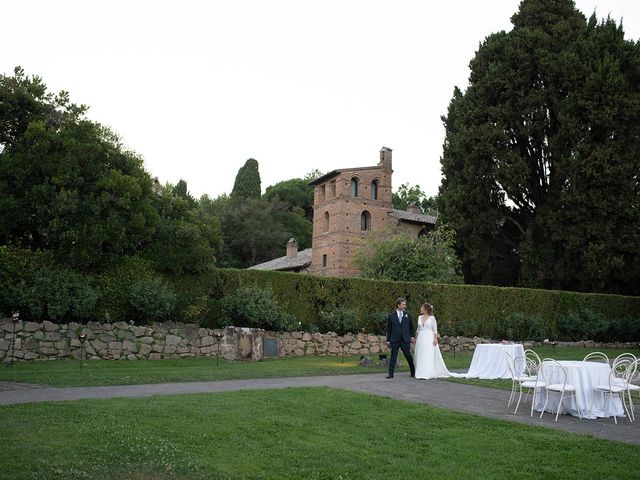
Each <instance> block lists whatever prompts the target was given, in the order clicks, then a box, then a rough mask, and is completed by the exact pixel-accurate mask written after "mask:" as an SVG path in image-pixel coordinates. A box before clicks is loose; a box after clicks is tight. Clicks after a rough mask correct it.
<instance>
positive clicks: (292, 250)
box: [287, 238, 298, 258]
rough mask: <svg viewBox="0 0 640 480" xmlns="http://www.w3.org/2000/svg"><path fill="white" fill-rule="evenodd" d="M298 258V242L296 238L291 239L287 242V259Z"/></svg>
mask: <svg viewBox="0 0 640 480" xmlns="http://www.w3.org/2000/svg"><path fill="white" fill-rule="evenodd" d="M297 256H298V242H296V239H295V238H291V239H290V240H289V241H288V242H287V258H296V257H297Z"/></svg>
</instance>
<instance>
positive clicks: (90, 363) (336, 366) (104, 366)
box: [0, 347, 640, 388]
mask: <svg viewBox="0 0 640 480" xmlns="http://www.w3.org/2000/svg"><path fill="white" fill-rule="evenodd" d="M535 350H536V351H537V352H538V353H539V355H540V356H541V357H542V358H544V357H552V358H556V359H559V360H565V359H582V358H583V357H584V356H585V355H586V354H587V353H589V352H591V351H593V349H584V348H560V347H558V348H556V349H553V348H551V347H545V348H537V349H535ZM630 351H631V352H632V353H634V354H636V355H638V356H640V349H635V350H630ZM605 353H607V355H609V356H610V357H611V358H614V357H615V356H617V355H619V354H620V353H622V350H605ZM471 357H472V353H471V352H464V353H460V352H458V353H456V355H455V356H454V355H453V354H452V353H451V352H445V353H443V358H444V361H445V363H446V364H447V367H448V368H449V369H450V370H467V369H468V368H469V365H470V364H471ZM400 358H401V359H402V361H403V362H404V357H403V356H402V355H400ZM359 359H360V357H354V356H351V357H345V358H344V361H343V359H342V357H327V356H309V357H285V358H279V359H266V360H262V361H259V362H229V361H226V360H222V359H221V360H220V362H219V364H218V362H216V359H215V358H184V359H176V360H135V361H130V360H87V361H85V362H82V364H81V362H79V361H76V360H52V361H37V362H16V363H14V365H13V367H0V381H14V382H24V383H33V384H42V385H52V386H57V387H75V386H95V385H134V384H144V383H173V382H203V381H213V380H240V379H250V378H275V377H301V376H312V375H314V376H315V375H349V374H361V373H377V374H382V373H384V372H385V369H384V368H382V367H380V366H376V367H361V366H359V365H358V361H359ZM373 359H374V361H377V356H373ZM400 371H401V372H402V371H405V372H406V371H408V369H407V367H406V365H404V366H403V367H402V368H400ZM454 381H457V382H460V383H471V384H479V385H484V386H489V387H497V388H511V382H510V381H502V380H498V381H494V380H474V379H468V380H467V379H455V380H454Z"/></svg>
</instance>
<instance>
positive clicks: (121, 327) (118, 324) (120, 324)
mask: <svg viewBox="0 0 640 480" xmlns="http://www.w3.org/2000/svg"><path fill="white" fill-rule="evenodd" d="M113 326H114V328H117V329H118V330H129V324H128V323H127V322H116V323H114V324H113Z"/></svg>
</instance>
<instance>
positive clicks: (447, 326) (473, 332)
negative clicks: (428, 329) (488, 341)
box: [438, 320, 482, 337]
mask: <svg viewBox="0 0 640 480" xmlns="http://www.w3.org/2000/svg"><path fill="white" fill-rule="evenodd" d="M438 333H439V334H440V335H449V336H453V337H477V336H480V335H482V333H481V332H480V328H479V326H478V323H477V322H476V321H474V320H463V321H461V322H456V323H438Z"/></svg>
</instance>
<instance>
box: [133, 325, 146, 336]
mask: <svg viewBox="0 0 640 480" xmlns="http://www.w3.org/2000/svg"><path fill="white" fill-rule="evenodd" d="M131 331H132V332H133V335H134V336H136V337H142V336H143V335H144V334H145V333H146V332H147V327H139V326H137V325H135V326H133V327H132V328H131Z"/></svg>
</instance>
